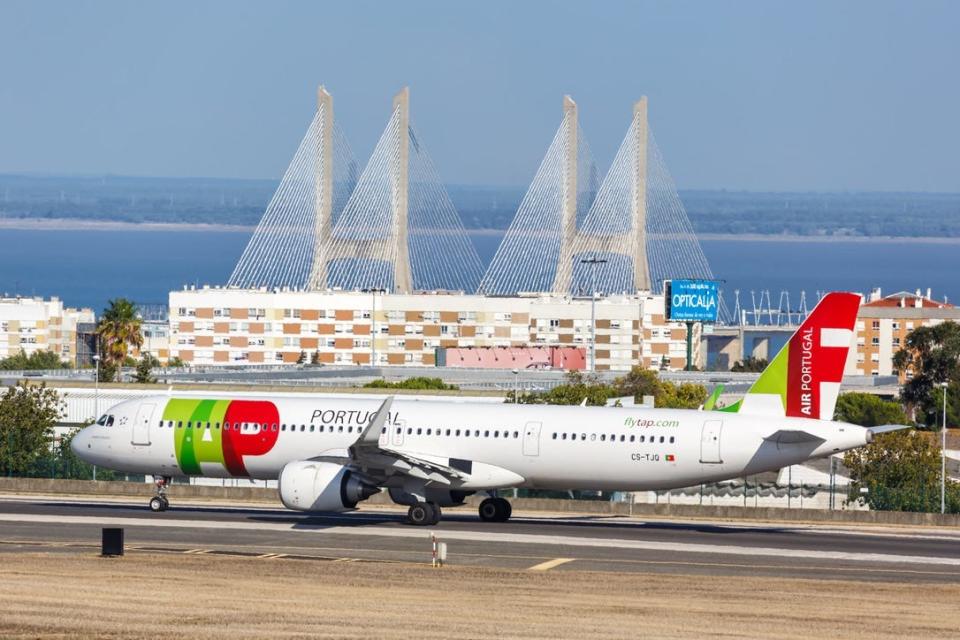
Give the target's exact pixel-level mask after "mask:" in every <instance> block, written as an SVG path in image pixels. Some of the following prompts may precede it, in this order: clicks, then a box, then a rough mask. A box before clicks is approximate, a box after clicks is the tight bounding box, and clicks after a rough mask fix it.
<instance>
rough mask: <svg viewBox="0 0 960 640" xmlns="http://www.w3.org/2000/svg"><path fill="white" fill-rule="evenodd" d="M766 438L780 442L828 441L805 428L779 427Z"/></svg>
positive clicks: (765, 438)
mask: <svg viewBox="0 0 960 640" xmlns="http://www.w3.org/2000/svg"><path fill="white" fill-rule="evenodd" d="M764 440H770V441H771V442H776V443H778V444H800V443H806V442H816V443H821V442H826V440H824V439H823V438H821V437H820V436H818V435H817V434H815V433H810V432H809V431H804V430H803V429H778V430H777V431H774V432H773V433H771V434H770V435H768V436H765V437H764Z"/></svg>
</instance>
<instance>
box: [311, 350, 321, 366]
mask: <svg viewBox="0 0 960 640" xmlns="http://www.w3.org/2000/svg"><path fill="white" fill-rule="evenodd" d="M310 364H320V352H319V351H314V352H313V353H311V354H310Z"/></svg>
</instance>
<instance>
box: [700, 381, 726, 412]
mask: <svg viewBox="0 0 960 640" xmlns="http://www.w3.org/2000/svg"><path fill="white" fill-rule="evenodd" d="M721 393H723V385H722V384H718V385H717V386H715V387H714V388H713V393H711V394H710V397H709V398H707V401H706V402H704V403H703V407H701V409H703V410H704V411H713V408H714V407H716V406H717V400H719V399H720V394H721Z"/></svg>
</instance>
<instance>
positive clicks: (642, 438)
mask: <svg viewBox="0 0 960 640" xmlns="http://www.w3.org/2000/svg"><path fill="white" fill-rule="evenodd" d="M646 438H647V436H640V442H643V441H644V440H645V439H646ZM630 442H633V436H630Z"/></svg>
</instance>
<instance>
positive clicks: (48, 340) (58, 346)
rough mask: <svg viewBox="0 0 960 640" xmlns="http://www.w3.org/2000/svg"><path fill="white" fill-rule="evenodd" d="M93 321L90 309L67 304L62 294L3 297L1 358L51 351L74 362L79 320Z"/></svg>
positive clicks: (67, 360)
mask: <svg viewBox="0 0 960 640" xmlns="http://www.w3.org/2000/svg"><path fill="white" fill-rule="evenodd" d="M92 322H94V313H93V311H92V310H91V309H73V308H70V307H64V306H63V302H62V301H61V300H60V299H59V298H50V299H49V300H44V299H43V298H21V297H15V298H0V358H8V357H10V356H13V355H16V354H18V353H20V352H21V351H23V352H25V353H26V354H27V355H30V354H33V353H36V352H38V351H52V352H54V353H56V354H57V355H58V356H60V358H61V359H62V360H64V361H66V362H69V363H70V364H71V365H75V364H76V356H77V354H76V349H77V324H78V323H92Z"/></svg>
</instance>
